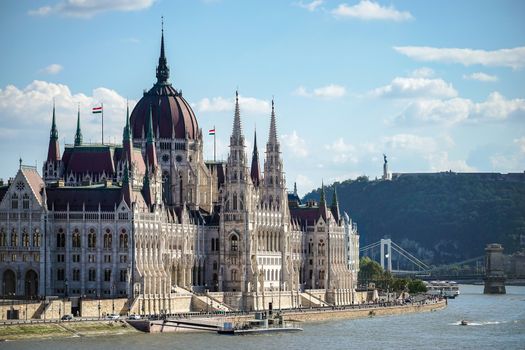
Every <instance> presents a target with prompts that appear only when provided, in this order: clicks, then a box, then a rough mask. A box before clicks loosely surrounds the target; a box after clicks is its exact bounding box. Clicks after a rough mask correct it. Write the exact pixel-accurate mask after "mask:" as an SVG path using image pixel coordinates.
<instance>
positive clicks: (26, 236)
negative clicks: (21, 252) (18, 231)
mask: <svg viewBox="0 0 525 350" xmlns="http://www.w3.org/2000/svg"><path fill="white" fill-rule="evenodd" d="M22 245H23V246H24V247H26V248H27V247H29V233H28V232H27V230H26V229H24V230H23V233H22Z"/></svg>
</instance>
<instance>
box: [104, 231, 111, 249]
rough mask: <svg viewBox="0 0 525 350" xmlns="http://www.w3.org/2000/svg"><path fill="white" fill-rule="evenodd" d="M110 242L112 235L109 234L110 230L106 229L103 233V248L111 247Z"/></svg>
mask: <svg viewBox="0 0 525 350" xmlns="http://www.w3.org/2000/svg"><path fill="white" fill-rule="evenodd" d="M112 243H113V235H112V234H111V231H110V230H109V229H107V230H106V233H105V234H104V249H111V245H112Z"/></svg>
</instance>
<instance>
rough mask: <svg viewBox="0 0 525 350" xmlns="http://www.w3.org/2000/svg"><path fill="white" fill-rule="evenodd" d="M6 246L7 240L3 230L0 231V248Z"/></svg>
mask: <svg viewBox="0 0 525 350" xmlns="http://www.w3.org/2000/svg"><path fill="white" fill-rule="evenodd" d="M5 246H7V238H6V234H5V231H4V229H3V228H2V229H1V230H0V247H5Z"/></svg>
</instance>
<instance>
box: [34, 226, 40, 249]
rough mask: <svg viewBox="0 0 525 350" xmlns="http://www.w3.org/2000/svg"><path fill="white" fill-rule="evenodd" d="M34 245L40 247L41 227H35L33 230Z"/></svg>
mask: <svg viewBox="0 0 525 350" xmlns="http://www.w3.org/2000/svg"><path fill="white" fill-rule="evenodd" d="M33 247H40V229H38V228H35V231H34V232H33Z"/></svg>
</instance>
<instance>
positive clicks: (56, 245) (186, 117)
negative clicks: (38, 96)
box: [0, 33, 359, 314]
mask: <svg viewBox="0 0 525 350" xmlns="http://www.w3.org/2000/svg"><path fill="white" fill-rule="evenodd" d="M156 78H157V82H156V83H155V84H154V85H153V87H152V88H151V89H150V90H149V91H147V92H144V95H143V97H142V98H141V99H140V101H139V102H138V103H137V105H136V106H135V108H134V109H133V111H132V112H131V115H130V114H129V109H128V113H127V115H126V122H125V126H124V129H123V137H122V144H121V145H111V144H103V143H102V144H92V143H89V144H88V143H85V142H84V141H83V139H82V131H81V126H80V114H79V115H78V117H77V129H76V133H75V138H74V143H73V144H71V145H65V149H64V150H63V152H62V153H61V151H60V148H59V133H58V132H59V128H60V123H59V122H58V121H57V118H56V116H55V107H54V106H53V114H52V124H51V132H50V138H49V146H48V152H47V159H46V160H45V162H44V164H43V169H42V173H41V174H40V173H39V172H38V171H37V169H36V168H35V167H31V166H26V165H23V164H22V161H21V160H20V166H19V170H18V172H17V174H16V176H15V177H14V178H12V179H9V180H8V181H5V182H4V181H1V182H0V276H1V281H2V282H1V285H0V288H1V292H0V295H4V296H17V297H32V298H44V297H50V296H53V297H55V298H69V299H74V298H82V299H99V300H100V299H110V298H113V299H126V300H128V303H129V304H128V305H129V307H128V310H129V311H133V310H135V311H137V312H141V313H147V314H155V313H160V312H169V311H173V310H174V309H176V308H175V307H174V305H176V303H177V298H178V297H179V296H180V295H196V296H206V295H209V296H210V298H212V300H215V304H216V305H217V306H216V308H220V306H221V305H222V307H224V309H230V310H263V309H269V308H270V309H271V308H272V305H271V303H273V304H274V305H273V306H274V308H275V307H276V303H277V299H276V298H277V293H278V295H279V303H280V304H281V303H282V306H283V307H301V306H305V303H306V301H305V300H306V299H307V297H305V296H308V297H309V298H310V302H312V300H314V301H315V302H316V303H318V304H320V305H323V303H325V304H326V305H345V304H352V303H355V302H357V301H356V291H355V289H356V283H357V272H358V269H359V266H358V264H359V261H358V260H359V236H358V232H357V228H356V224H355V223H353V222H352V220H351V219H350V218H349V216H348V215H347V214H346V213H342V212H341V211H340V209H339V203H338V199H337V194H336V193H335V192H334V193H328V194H325V191H324V187H323V188H322V191H321V197H320V201H319V202H318V203H317V202H314V201H309V202H307V203H302V202H301V199H300V198H299V196H298V195H297V190H296V187H295V186H294V190H293V191H290V192H288V190H287V186H286V179H285V175H284V174H285V173H284V165H283V160H282V154H281V145H280V142H279V137H278V133H277V117H276V113H275V107H274V104H273V101H272V111H271V115H270V116H269V117H270V128H269V131H268V140H267V142H266V148H265V151H264V159H261V160H260V159H259V151H258V148H257V135H256V134H254V142H253V145H254V146H253V150H252V152H251V159H250V158H248V155H247V152H246V141H245V134H244V132H243V128H242V122H241V110H240V108H239V101H238V95H236V103H235V110H234V111H232V113H233V128H232V132H231V136H230V144H229V153H228V157H227V160H226V161H207V160H205V159H204V157H203V134H202V129H200V128H199V125H198V123H197V118H196V116H195V114H194V112H193V110H192V108H191V106H190V104H189V103H188V102H187V101H186V100H185V99H184V98H183V96H182V92H181V90H176V89H175V88H174V87H173V86H172V84H171V83H170V82H169V67H168V64H167V60H166V56H165V52H164V33H163V34H162V38H161V47H160V57H159V61H158V66H157V69H156ZM327 197H330V200H328V198H327ZM212 305H213V302H212ZM279 306H281V305H279ZM99 309H100V304H99Z"/></svg>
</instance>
